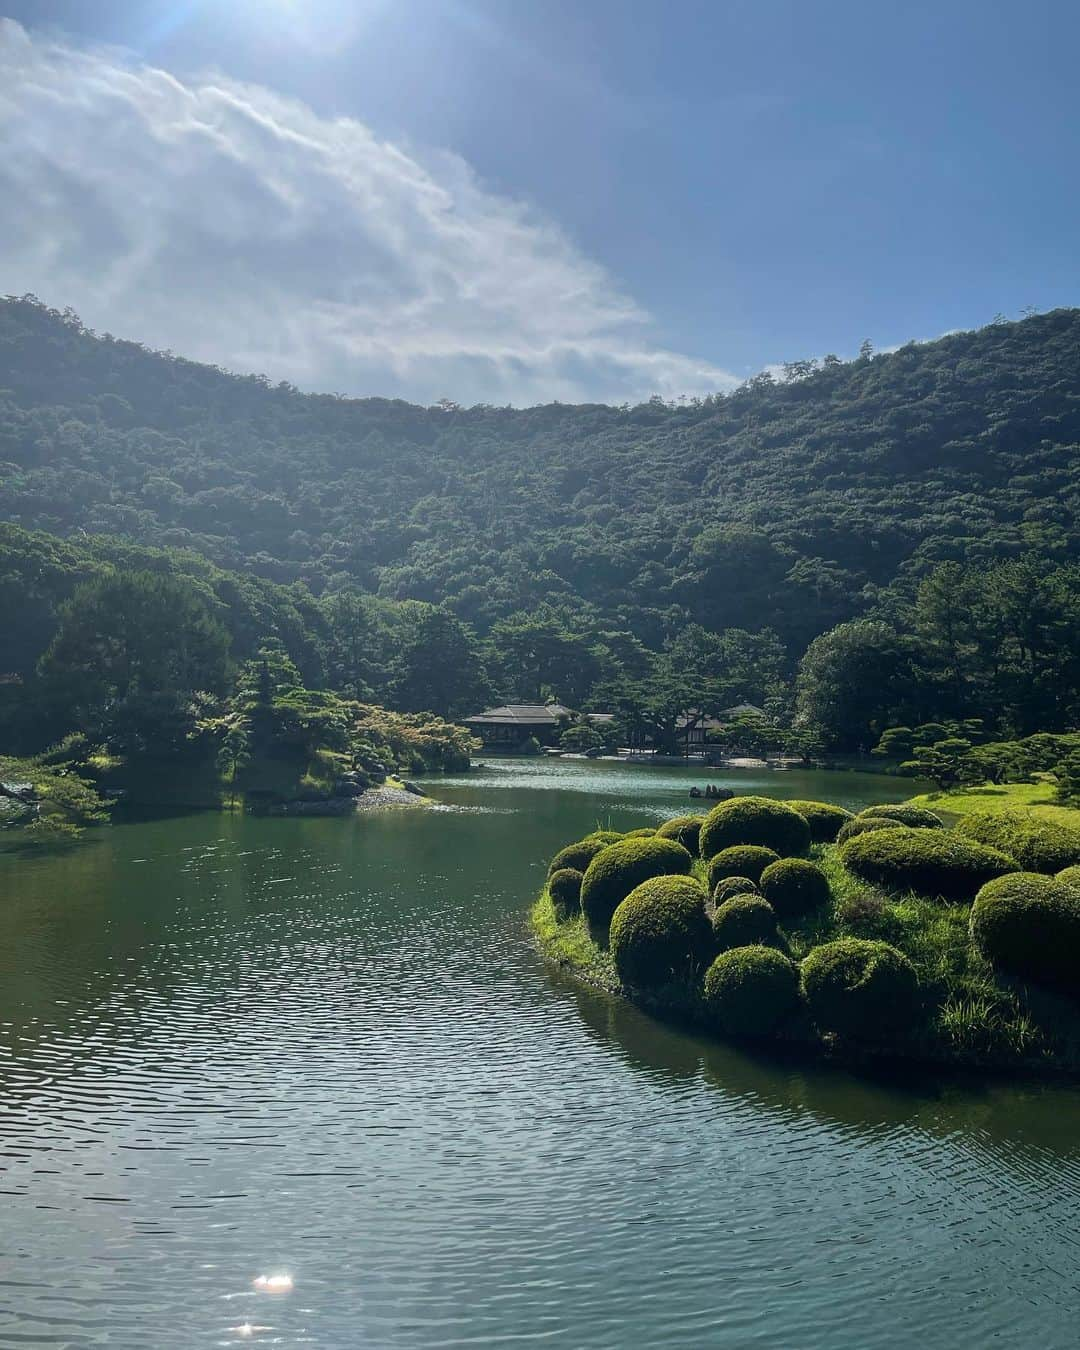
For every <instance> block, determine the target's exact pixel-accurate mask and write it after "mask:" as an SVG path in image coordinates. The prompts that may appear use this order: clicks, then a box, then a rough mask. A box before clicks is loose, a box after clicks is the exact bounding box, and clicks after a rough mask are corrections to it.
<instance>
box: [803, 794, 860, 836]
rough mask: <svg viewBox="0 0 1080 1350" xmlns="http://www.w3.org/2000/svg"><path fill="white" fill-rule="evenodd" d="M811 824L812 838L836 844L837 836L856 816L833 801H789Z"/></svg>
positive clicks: (808, 823)
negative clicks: (835, 804)
mask: <svg viewBox="0 0 1080 1350" xmlns="http://www.w3.org/2000/svg"><path fill="white" fill-rule="evenodd" d="M787 804H788V806H790V807H792V809H793V810H795V811H798V813H799V815H800V816H802V818H803V820H805V821H806V823H807V825H809V826H810V838H811V840H812V841H813V842H814V843H815V844H834V843H835V842H836V836H837V835H838V834H839V833H840V831H841V830H842V829H843V827H844V826H845V825H846V824H847V822H848V821H849V820H854V819H855V817H854V815H852V813H851V812H850V811H845V810H844V808H843V807H842V806H833V804H832V803H831V802H788V803H787Z"/></svg>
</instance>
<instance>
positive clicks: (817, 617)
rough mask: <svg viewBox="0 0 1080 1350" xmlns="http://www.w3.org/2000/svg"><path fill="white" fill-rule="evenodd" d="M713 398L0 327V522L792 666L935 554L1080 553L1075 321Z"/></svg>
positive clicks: (11, 314)
mask: <svg viewBox="0 0 1080 1350" xmlns="http://www.w3.org/2000/svg"><path fill="white" fill-rule="evenodd" d="M787 373H788V375H789V378H787V379H786V380H782V381H775V380H772V379H770V378H769V377H768V376H759V377H756V378H755V379H754V380H751V381H749V382H748V383H747V384H746V385H745V386H743V387H742V388H741V389H739V390H737V391H735V392H734V393H733V394H730V395H727V396H717V397H715V398H710V399H705V400H699V401H690V402H686V403H678V404H675V405H666V404H664V403H661V402H660V401H658V400H654V401H652V402H649V403H645V404H642V405H639V406H637V407H624V408H611V407H605V406H601V405H580V406H571V405H561V404H550V405H546V406H540V407H535V408H528V409H510V408H494V407H489V406H483V405H481V406H478V407H474V408H469V409H462V408H456V407H453V406H445V405H443V406H437V407H432V408H420V407H416V406H413V405H410V404H407V403H402V402H398V401H391V400H385V399H377V398H371V399H345V398H339V397H335V396H329V395H309V394H302V393H300V392H298V391H297V390H296V389H294V388H292V387H291V386H289V385H273V384H271V383H269V382H268V381H267V380H265V379H261V378H258V377H252V376H236V375H231V374H228V373H227V372H225V371H222V370H219V369H217V368H215V367H210V366H203V365H198V364H195V363H193V362H190V361H186V360H183V359H181V358H178V357H175V356H173V355H172V354H170V353H157V352H151V351H148V350H146V349H144V348H142V347H141V346H139V345H138V344H135V343H130V342H125V341H121V340H117V339H115V338H112V337H110V336H109V335H104V336H98V335H96V334H94V333H91V332H89V331H88V330H87V329H85V328H84V327H83V326H82V325H81V323H80V322H79V321H78V319H77V318H76V317H75V316H74V315H73V314H71V313H70V312H67V313H59V312H57V311H55V310H50V309H47V308H46V307H44V306H43V305H41V304H39V303H38V302H36V301H35V300H33V298H22V299H18V298H8V299H7V300H5V301H3V302H2V303H0V518H2V519H4V520H6V521H8V522H10V523H12V524H16V525H19V526H22V527H24V528H26V529H32V530H44V531H48V532H50V533H52V534H56V535H60V536H73V535H77V534H79V533H80V532H82V531H86V532H89V533H92V534H94V533H107V534H110V535H114V536H122V537H126V538H129V539H131V540H133V541H136V542H138V543H139V544H142V545H153V546H168V547H173V548H183V549H187V550H191V551H193V552H195V553H198V554H201V555H203V556H204V557H206V558H208V559H210V560H211V561H213V562H214V563H215V564H217V565H219V566H221V567H225V568H228V569H230V570H235V571H239V572H244V573H249V574H253V575H254V576H256V577H262V578H265V579H267V580H269V581H275V582H279V583H290V582H295V581H303V582H305V583H306V584H307V586H308V587H310V588H311V590H312V591H313V592H314V593H315V594H317V595H318V594H321V593H324V592H325V591H327V590H328V589H329V590H334V589H341V588H343V587H347V586H350V585H352V586H360V587H362V588H364V589H366V590H369V591H372V592H375V593H378V594H380V595H382V596H384V597H386V598H388V599H410V598H412V599H419V600H426V601H429V602H433V603H445V604H446V605H447V606H448V607H449V608H451V609H452V610H453V611H454V612H455V613H457V614H458V615H459V616H460V617H461V618H462V619H464V620H466V621H467V622H469V623H470V624H472V625H474V626H475V627H476V629H477V630H478V631H479V632H480V633H481V634H483V633H485V632H486V631H488V630H489V629H490V628H491V626H492V624H494V623H496V622H497V621H498V620H500V619H503V618H505V617H506V616H508V615H511V614H514V613H516V612H518V611H521V610H535V609H536V608H537V607H538V606H543V605H548V606H552V607H554V608H556V609H558V610H559V611H561V612H563V613H565V614H567V615H570V616H573V617H575V618H576V619H577V620H578V621H579V622H581V623H583V624H584V623H602V624H606V625H608V626H609V627H612V628H618V629H628V630H630V631H632V632H634V633H635V634H636V635H637V636H638V637H640V638H641V639H642V640H643V641H645V642H646V643H647V644H648V645H650V646H654V647H658V646H660V645H661V644H662V643H663V642H664V641H666V640H668V639H669V638H670V637H671V636H672V634H674V633H676V632H677V631H678V630H679V629H680V628H681V627H682V626H683V625H685V624H686V623H688V622H696V623H700V624H702V625H704V626H705V627H706V628H708V629H710V630H715V631H720V630H722V629H724V628H730V627H739V628H746V629H750V630H755V629H758V628H760V627H762V626H769V627H771V628H773V629H775V630H776V631H777V632H779V633H780V635H781V636H782V638H783V640H784V642H785V644H786V646H787V648H788V651H789V653H790V654H791V655H792V657H794V656H797V655H798V654H799V653H800V652H801V650H802V649H803V648H804V647H805V645H806V643H807V642H808V641H810V640H811V639H812V638H813V637H815V636H816V635H817V634H818V633H821V632H823V631H825V630H826V629H828V628H830V627H832V626H833V625H835V624H836V623H839V622H841V621H844V620H846V619H849V618H852V617H856V616H858V615H861V614H865V613H872V612H873V611H874V608H875V606H876V605H878V604H879V603H880V600H881V596H882V594H883V592H885V591H887V590H889V589H890V588H891V590H892V591H894V592H896V593H899V594H905V593H910V592H911V591H912V590H913V589H914V586H915V584H916V583H917V581H918V580H919V579H920V578H921V577H923V576H924V575H926V574H927V573H928V572H929V571H930V570H932V568H933V566H934V565H935V564H937V563H940V562H941V561H944V560H956V561H960V562H963V563H970V564H976V565H984V564H986V563H988V562H993V561H995V560H1003V559H1008V558H1013V557H1017V556H1021V555H1026V556H1037V557H1039V558H1041V559H1045V560H1046V561H1047V562H1048V563H1050V562H1054V563H1062V562H1068V561H1070V560H1074V559H1076V558H1077V557H1080V509H1078V508H1080V310H1067V309H1063V310H1056V311H1053V312H1052V313H1048V314H1042V315H1037V316H1034V317H1031V318H1027V319H1024V320H1022V321H1019V322H1015V323H1007V322H1000V323H995V324H993V325H991V326H989V327H987V328H983V329H979V330H975V331H971V332H964V333H958V334H954V335H951V336H949V337H946V338H942V339H940V340H938V341H935V342H931V343H919V344H915V343H910V344H908V345H907V346H905V347H902V348H900V349H899V350H898V351H895V352H892V353H889V354H886V355H878V356H862V357H860V358H859V359H858V360H855V361H852V362H846V363H845V362H840V361H836V360H835V359H833V358H826V359H825V361H824V362H823V363H812V362H802V363H796V364H794V365H793V366H791V367H788V368H787Z"/></svg>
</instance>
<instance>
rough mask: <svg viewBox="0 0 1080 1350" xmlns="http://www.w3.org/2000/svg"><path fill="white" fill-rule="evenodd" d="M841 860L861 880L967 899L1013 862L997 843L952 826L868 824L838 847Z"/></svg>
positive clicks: (892, 888) (894, 888)
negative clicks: (980, 841) (991, 844)
mask: <svg viewBox="0 0 1080 1350" xmlns="http://www.w3.org/2000/svg"><path fill="white" fill-rule="evenodd" d="M840 861H841V862H842V863H843V864H844V866H845V867H846V868H847V869H848V871H849V872H854V873H855V875H856V876H857V877H861V878H862V880H863V881H870V882H873V883H874V885H876V886H883V887H884V888H885V889H886V890H890V891H916V892H917V893H918V894H919V895H931V896H940V897H941V898H942V899H943V900H970V899H971V898H972V897H973V896H974V895H975V892H976V891H977V890H978V889H979V887H980V886H984V885H985V884H986V883H987V882H988V881H993V879H994V878H995V877H1000V876H1004V875H1005V873H1006V872H1015V871H1016V870H1017V867H1016V863H1014V862H1013V860H1012V859H1011V858H1009V857H1006V855H1005V854H1004V853H1002V852H1000V851H999V850H998V849H996V848H990V847H989V845H987V844H977V843H975V842H974V840H971V839H961V838H959V837H958V836H957V835H956V834H955V833H954V832H953V831H952V830H913V829H908V828H907V827H906V826H892V827H890V828H889V829H887V830H871V831H869V832H868V833H866V834H860V835H858V836H857V837H856V838H854V839H849V840H848V841H847V843H846V844H842V845H841V847H840Z"/></svg>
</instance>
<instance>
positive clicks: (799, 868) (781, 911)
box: [761, 858, 829, 919]
mask: <svg viewBox="0 0 1080 1350" xmlns="http://www.w3.org/2000/svg"><path fill="white" fill-rule="evenodd" d="M761 894H762V895H763V896H764V897H765V899H766V900H768V902H769V904H770V905H772V907H773V909H774V910H775V911H776V913H777V914H778V915H779V916H780V918H781V919H798V918H800V917H801V916H802V915H803V914H809V913H810V911H811V910H812V909H818V908H819V907H820V906H821V905H824V904H827V903H828V901H829V881H828V878H827V877H826V875H825V873H824V872H823V871H822V870H821V868H820V867H818V866H817V865H816V864H815V863H812V862H807V860H806V859H805V858H781V859H780V860H779V862H774V863H770V864H769V866H768V867H766V869H765V871H764V872H762V874H761Z"/></svg>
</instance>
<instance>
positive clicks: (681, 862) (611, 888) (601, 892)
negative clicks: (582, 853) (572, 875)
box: [581, 838, 693, 938]
mask: <svg viewBox="0 0 1080 1350" xmlns="http://www.w3.org/2000/svg"><path fill="white" fill-rule="evenodd" d="M692 863H693V859H692V858H691V857H690V854H689V853H688V852H687V851H686V849H684V848H683V846H682V845H681V844H676V843H675V841H674V840H673V839H656V838H652V839H620V840H619V841H618V843H615V844H609V845H608V846H607V848H605V849H603V850H602V851H601V852H600V853H598V854H597V855H596V856H595V857H594V858H593V860H592V862H590V863H589V865H588V867H587V868H586V869H585V879H584V881H583V882H582V883H581V909H582V913H583V914H584V915H585V921H586V923H587V924H588V926H589V932H590V933H591V934H592V935H593V937H594V938H595V937H597V936H600V937H602V936H603V934H604V933H606V931H607V929H608V926H609V925H610V923H611V917H612V915H613V914H614V913H615V910H616V908H617V906H618V905H619V904H620V903H621V902H622V901H623V900H625V899H626V897H627V896H628V895H629V894H630V892H631V891H632V890H633V889H634V888H635V887H636V886H640V885H641V883H642V882H643V881H648V880H649V878H650V877H659V876H667V875H672V874H675V873H686V872H689V871H690V867H691V865H692Z"/></svg>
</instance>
